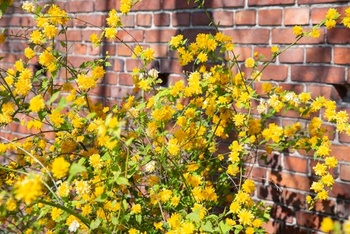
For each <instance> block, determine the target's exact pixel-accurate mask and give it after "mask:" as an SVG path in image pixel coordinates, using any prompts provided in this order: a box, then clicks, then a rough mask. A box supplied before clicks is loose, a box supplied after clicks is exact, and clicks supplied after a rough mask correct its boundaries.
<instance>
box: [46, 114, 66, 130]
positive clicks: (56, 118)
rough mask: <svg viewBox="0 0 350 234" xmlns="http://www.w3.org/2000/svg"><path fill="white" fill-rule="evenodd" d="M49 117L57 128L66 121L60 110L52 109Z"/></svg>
mask: <svg viewBox="0 0 350 234" xmlns="http://www.w3.org/2000/svg"><path fill="white" fill-rule="evenodd" d="M49 119H50V121H51V122H52V124H53V125H54V126H55V127H56V128H59V127H61V125H62V124H63V123H64V119H63V115H62V114H61V113H60V112H59V111H58V110H54V111H52V113H51V114H50V115H49Z"/></svg>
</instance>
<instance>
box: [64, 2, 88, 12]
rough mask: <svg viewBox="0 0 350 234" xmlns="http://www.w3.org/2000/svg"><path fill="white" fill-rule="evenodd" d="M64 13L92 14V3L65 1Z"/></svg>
mask: <svg viewBox="0 0 350 234" xmlns="http://www.w3.org/2000/svg"><path fill="white" fill-rule="evenodd" d="M66 11H68V12H70V13H74V12H94V3H93V2H92V1H67V3H66Z"/></svg>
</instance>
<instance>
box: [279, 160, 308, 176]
mask: <svg viewBox="0 0 350 234" xmlns="http://www.w3.org/2000/svg"><path fill="white" fill-rule="evenodd" d="M284 168H285V169H286V170H288V171H295V172H301V173H305V174H306V173H307V172H308V159H307V158H301V157H293V156H287V155H285V156H284Z"/></svg>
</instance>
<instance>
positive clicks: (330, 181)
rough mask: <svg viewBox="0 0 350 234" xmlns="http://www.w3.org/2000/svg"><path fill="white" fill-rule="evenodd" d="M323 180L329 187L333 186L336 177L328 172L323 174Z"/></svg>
mask: <svg viewBox="0 0 350 234" xmlns="http://www.w3.org/2000/svg"><path fill="white" fill-rule="evenodd" d="M321 181H322V183H324V184H325V185H326V186H328V187H331V186H332V185H333V184H334V178H333V176H332V175H331V174H326V175H324V176H322V177H321Z"/></svg>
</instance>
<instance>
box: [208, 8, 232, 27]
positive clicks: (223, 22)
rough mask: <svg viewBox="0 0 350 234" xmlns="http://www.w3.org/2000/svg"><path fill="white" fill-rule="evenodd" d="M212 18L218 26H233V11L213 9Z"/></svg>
mask: <svg viewBox="0 0 350 234" xmlns="http://www.w3.org/2000/svg"><path fill="white" fill-rule="evenodd" d="M213 20H214V22H215V23H216V24H219V26H224V27H227V26H233V12H229V11H223V10H219V11H214V12H213Z"/></svg>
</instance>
